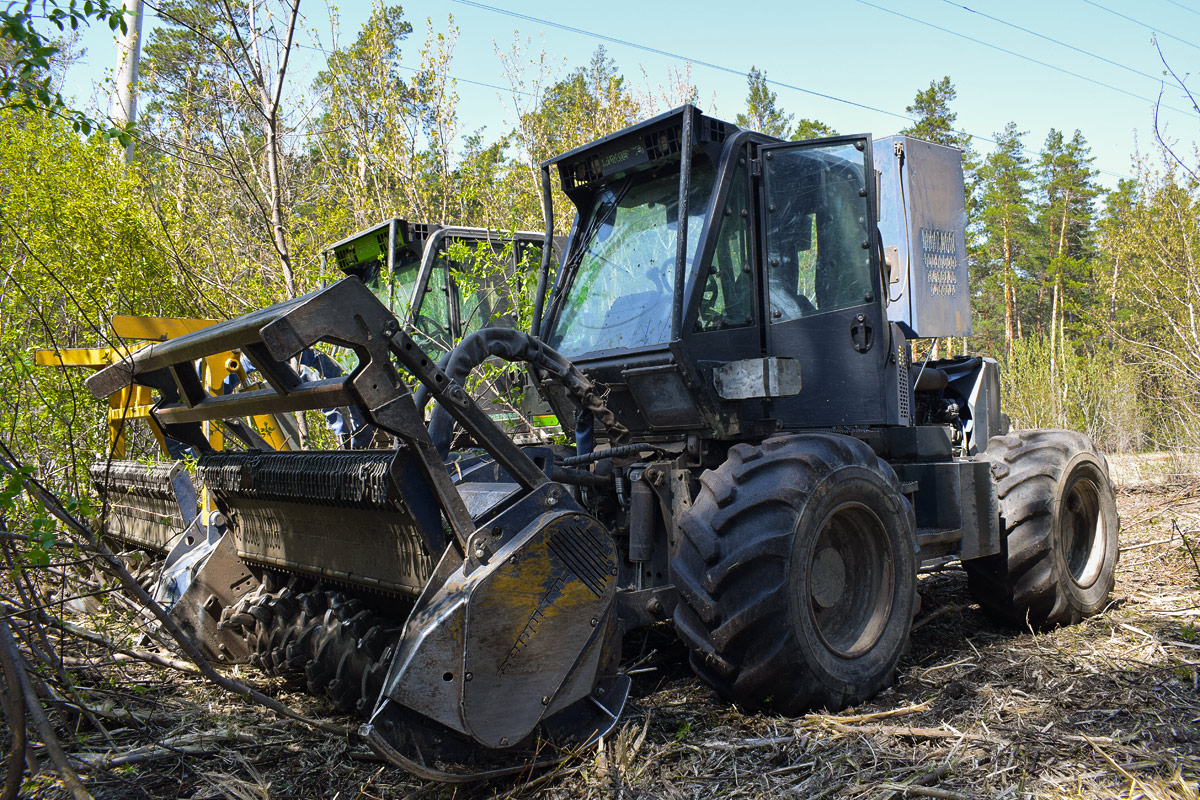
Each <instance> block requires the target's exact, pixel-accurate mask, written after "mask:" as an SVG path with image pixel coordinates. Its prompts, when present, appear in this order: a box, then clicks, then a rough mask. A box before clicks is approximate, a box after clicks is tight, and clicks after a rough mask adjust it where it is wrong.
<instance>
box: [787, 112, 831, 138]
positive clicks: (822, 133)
mask: <svg viewBox="0 0 1200 800" xmlns="http://www.w3.org/2000/svg"><path fill="white" fill-rule="evenodd" d="M837 135H838V132H837V131H835V130H834V129H833V128H831V127H829V126H828V125H826V124H825V123H824V122H821V121H820V120H816V119H807V118H805V119H802V120H800V121H799V122H797V123H796V129H795V130H794V131H792V138H793V139H795V140H796V141H800V140H802V139H823V138H824V137H826V136H837Z"/></svg>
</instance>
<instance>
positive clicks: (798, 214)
mask: <svg viewBox="0 0 1200 800" xmlns="http://www.w3.org/2000/svg"><path fill="white" fill-rule="evenodd" d="M759 157H760V159H761V162H760V163H761V165H762V176H763V177H762V193H761V209H762V214H761V215H760V219H761V220H762V241H763V248H762V252H763V271H762V275H763V277H764V280H763V281H762V286H761V290H762V292H763V307H764V308H765V309H766V329H767V331H766V345H767V351H768V354H769V355H772V356H777V357H783V358H794V359H797V360H799V361H800V373H801V382H802V387H803V388H802V389H801V391H800V393H799V394H797V395H793V396H792V397H787V398H777V399H776V400H774V401H773V410H774V416H775V417H776V419H778V420H780V421H781V423H782V424H783V426H784V427H785V428H795V427H823V426H842V425H847V426H854V425H872V424H881V423H882V422H884V420H885V418H886V417H885V413H886V409H885V403H884V400H883V397H884V391H885V385H886V384H887V380H886V377H885V375H886V372H885V369H886V368H887V366H888V362H889V358H890V351H891V347H890V343H889V341H888V339H889V328H888V326H887V324H886V322H885V319H884V314H883V304H882V301H881V296H880V279H879V275H880V271H879V261H878V259H879V254H878V250H877V247H876V236H877V235H876V233H875V227H876V226H875V212H874V209H875V197H874V193H875V181H874V172H873V168H872V166H871V165H872V161H871V142H870V140H869V138H868V137H866V136H847V137H836V138H833V139H821V140H817V141H811V142H801V143H786V144H776V145H767V146H764V147H762V148H761V149H760V151H759ZM892 369H893V370H894V366H893V367H892Z"/></svg>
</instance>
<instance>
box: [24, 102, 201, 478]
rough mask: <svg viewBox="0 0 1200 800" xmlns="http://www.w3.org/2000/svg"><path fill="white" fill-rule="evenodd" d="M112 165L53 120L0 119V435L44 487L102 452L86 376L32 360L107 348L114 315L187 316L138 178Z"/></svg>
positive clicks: (98, 147) (99, 147)
mask: <svg viewBox="0 0 1200 800" xmlns="http://www.w3.org/2000/svg"><path fill="white" fill-rule="evenodd" d="M113 156H114V154H113V151H112V149H111V147H110V146H108V145H106V144H104V143H103V142H99V141H94V142H87V141H84V140H81V139H80V138H79V137H78V136H76V135H75V134H74V133H73V131H72V129H71V126H70V125H69V124H67V123H65V122H64V121H62V120H57V119H54V118H47V117H28V116H25V115H23V114H14V113H11V112H10V113H8V114H0V185H4V186H5V187H8V190H7V191H5V192H3V193H0V248H2V249H3V251H4V252H5V253H7V254H8V266H7V267H6V271H5V275H4V278H3V291H2V292H0V319H2V320H3V324H2V326H0V388H2V392H0V394H2V398H3V399H0V426H2V429H3V430H4V431H5V435H6V440H7V442H8V444H9V446H10V447H12V448H13V449H14V450H16V451H17V452H18V453H19V454H20V455H21V456H22V459H23V460H24V461H25V462H26V463H30V464H32V465H35V466H36V467H38V468H39V474H40V475H42V476H43V478H46V477H48V475H51V474H52V475H53V476H54V477H55V479H61V480H64V481H67V482H68V483H70V482H72V479H73V478H75V477H76V476H75V475H74V470H75V468H76V465H75V461H76V457H77V456H78V455H79V454H80V453H86V452H98V451H102V450H103V449H104V444H103V442H102V439H101V436H100V429H99V426H97V424H96V422H97V408H96V406H95V404H94V402H93V401H92V400H91V399H90V396H89V395H87V394H86V392H84V391H83V389H82V386H81V379H82V378H83V377H85V374H86V373H84V372H83V371H80V370H63V371H59V370H50V369H46V368H43V367H35V366H34V364H33V361H34V358H33V351H34V350H35V349H37V348H64V347H80V346H96V345H102V344H105V343H106V342H111V341H112V340H111V337H110V336H109V334H108V325H107V321H108V319H109V317H110V316H111V315H113V314H162V315H185V316H190V315H191V314H188V313H187V312H188V311H190V310H191V309H192V305H191V303H190V301H189V299H188V296H189V294H190V292H189V290H188V289H187V288H186V287H184V286H183V285H181V284H180V283H179V282H178V280H177V278H178V273H177V272H176V270H175V269H174V267H173V266H172V265H171V264H170V262H169V261H168V260H167V259H166V257H165V255H164V248H163V245H162V240H161V238H160V220H159V219H158V218H156V217H155V215H154V214H153V213H152V212H151V211H150V210H149V208H148V206H147V204H146V202H145V197H144V195H143V194H142V191H141V187H140V186H139V181H138V176H137V174H136V172H135V173H130V172H129V171H127V170H126V169H125V168H124V167H123V166H122V165H121V164H120V162H119V161H118V160H117V159H115V158H114V157H113ZM84 463H86V461H85V462H84Z"/></svg>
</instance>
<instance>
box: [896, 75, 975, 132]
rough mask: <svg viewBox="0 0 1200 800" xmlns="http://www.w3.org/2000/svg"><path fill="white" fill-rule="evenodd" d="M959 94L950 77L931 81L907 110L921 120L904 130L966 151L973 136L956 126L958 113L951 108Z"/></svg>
mask: <svg viewBox="0 0 1200 800" xmlns="http://www.w3.org/2000/svg"><path fill="white" fill-rule="evenodd" d="M957 96H958V92H956V91H955V89H954V84H952V83H951V82H950V76H949V75H947V76H945V77H943V78H942V79H941V80H940V81H930V82H929V88H928V89H924V90H922V91H919V92H917V96H916V98H914V100H913V104H912V105H911V106H906V107H905V109H904V110H905V111H907V112H908V113H909V114H913V115H915V116H916V117H917V121H916V122H914V123H913V124H912V125H910V126H909V127H907V128H905V129H904V130H902V131H901V133H906V134H908V135H909V136H915V137H917V138H918V139H924V140H925V141H927V142H936V143H937V144H944V145H948V146H950V147H957V148H958V149H960V150H966V149H967V148H968V147H969V146H970V143H971V137H970V136H968V135H966V134H965V133H960V132H958V131H956V130H955V129H954V125H955V122H956V121H957V119H958V114H956V113H954V112H953V111H951V110H950V104H951V103H953V102H954V99H955V98H956V97H957Z"/></svg>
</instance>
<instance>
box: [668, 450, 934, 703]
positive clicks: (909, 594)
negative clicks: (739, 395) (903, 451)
mask: <svg viewBox="0 0 1200 800" xmlns="http://www.w3.org/2000/svg"><path fill="white" fill-rule="evenodd" d="M700 481H701V489H700V492H699V494H698V496H697V498H696V501H695V503H694V504H693V505H692V507H691V509H690V510H688V511H687V512H685V514H684V515H683V517H682V520H681V530H682V533H683V536H682V538H681V541H680V546H679V551H678V554H677V555H676V557H675V558H674V560H673V562H672V571H673V577H674V581H675V586H676V588H677V589H678V591H679V602H678V604H677V605H676V607H675V618H674V619H675V628H676V630H677V631H678V632H679V635H680V637H681V638H682V639H683V640H684V642H685V643H686V644H687V645H688V647H689V648H690V650H691V664H692V668H693V669H694V670H695V672H696V674H697V675H699V676H700V677H701V678H702V679H704V680H705V681H707V682H708V683H709V684H711V685H712V686H713V687H714V688H715V689H717V691H718V692H720V693H721V694H722V695H724V696H725V697H727V698H729V699H731V700H733V701H734V702H736V703H738V704H739V705H742V706H744V707H746V708H751V709H764V710H770V711H775V712H780V713H784V714H798V713H800V712H802V711H804V710H806V709H810V708H827V709H831V710H835V709H839V708H843V707H844V706H846V705H850V704H853V703H857V702H859V701H861V700H864V699H866V698H868V697H870V696H872V695H873V694H875V693H876V692H878V691H879V690H880V689H882V688H884V687H885V686H887V685H888V684H889V683H890V682H891V680H892V677H893V675H894V672H895V668H896V662H897V661H898V660H899V658H900V656H901V655H902V654H903V652H904V651H905V649H906V647H907V644H908V633H909V629H910V627H911V624H912V615H913V605H914V600H915V595H916V591H915V586H916V544H915V542H916V539H915V532H914V530H915V523H914V518H913V513H912V508H911V506H910V505H909V503H908V501H907V500H906V499H905V498H904V496H903V495H902V494H901V492H900V484H899V481H898V479H897V478H896V474H895V472H894V471H893V470H892V468H891V467H890V466H888V464H887V463H886V462H884V461H882V460H881V459H879V458H878V457H877V456H876V455H875V453H874V452H873V451H872V450H871V448H870V447H868V446H867V445H866V444H864V443H863V442H861V441H859V440H857V439H853V438H850V437H847V436H839V435H836V434H807V435H800V436H781V437H777V438H774V439H768V440H767V441H765V442H763V444H762V445H761V446H758V447H755V446H751V445H746V444H741V445H736V446H735V447H733V448H731V449H730V451H729V458H728V460H727V461H726V462H725V463H724V464H722V465H721V466H720V467H719V468H717V469H716V470H710V471H708V472H705V473H704V474H703V475H701V477H700Z"/></svg>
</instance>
